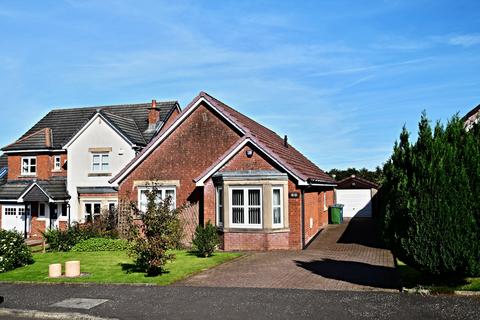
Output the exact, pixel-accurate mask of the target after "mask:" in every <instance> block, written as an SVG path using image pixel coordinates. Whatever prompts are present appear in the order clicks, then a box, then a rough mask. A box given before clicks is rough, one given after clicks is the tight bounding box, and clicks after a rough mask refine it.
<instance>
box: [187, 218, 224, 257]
mask: <svg viewBox="0 0 480 320" xmlns="http://www.w3.org/2000/svg"><path fill="white" fill-rule="evenodd" d="M192 244H193V246H194V248H195V250H196V251H197V253H198V255H200V256H202V257H209V256H211V255H212V254H213V252H215V249H216V248H217V246H218V245H219V244H220V241H219V239H218V234H217V228H216V227H215V226H214V225H212V224H211V223H210V221H208V222H207V225H206V226H205V228H204V227H203V226H201V225H198V226H197V228H196V229H195V235H194V236H193V240H192Z"/></svg>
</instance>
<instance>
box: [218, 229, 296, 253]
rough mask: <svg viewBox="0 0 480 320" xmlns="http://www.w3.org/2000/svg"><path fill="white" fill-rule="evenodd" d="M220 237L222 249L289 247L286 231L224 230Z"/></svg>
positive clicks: (285, 248)
mask: <svg viewBox="0 0 480 320" xmlns="http://www.w3.org/2000/svg"><path fill="white" fill-rule="evenodd" d="M222 238H223V249H224V250H226V251H239V250H256V251H262V250H288V249H291V248H290V247H289V234H288V232H277V233H261V232H251V233H250V232H226V233H224V234H223V237H222Z"/></svg>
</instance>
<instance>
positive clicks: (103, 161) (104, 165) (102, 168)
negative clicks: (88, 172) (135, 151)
mask: <svg viewBox="0 0 480 320" xmlns="http://www.w3.org/2000/svg"><path fill="white" fill-rule="evenodd" d="M109 169H110V155H109V154H108V153H93V154H92V172H108V170H109Z"/></svg>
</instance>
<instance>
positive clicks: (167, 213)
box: [129, 189, 181, 276]
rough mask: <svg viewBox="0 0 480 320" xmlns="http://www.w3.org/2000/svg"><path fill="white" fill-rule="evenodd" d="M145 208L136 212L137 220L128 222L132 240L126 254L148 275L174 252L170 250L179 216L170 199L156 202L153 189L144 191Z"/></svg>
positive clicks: (155, 273)
mask: <svg viewBox="0 0 480 320" xmlns="http://www.w3.org/2000/svg"><path fill="white" fill-rule="evenodd" d="M147 198H148V205H147V212H145V213H142V214H140V218H141V223H140V224H135V223H132V224H131V227H132V229H131V232H132V238H131V239H132V240H134V241H133V244H132V246H131V247H130V250H129V251H130V255H131V256H132V257H133V258H134V262H135V266H136V267H137V268H138V269H139V270H142V271H144V272H146V273H147V275H148V276H155V275H158V274H160V273H162V271H163V267H164V265H165V264H166V263H167V262H168V261H171V260H173V259H175V255H174V254H173V253H172V252H171V251H170V250H172V249H174V248H175V247H176V246H177V244H178V243H179V239H178V236H179V235H180V234H181V233H180V232H179V228H180V227H181V226H180V220H179V218H178V211H177V210H171V209H170V199H169V198H167V199H166V200H164V201H160V203H156V199H157V195H156V192H155V189H154V190H153V191H151V192H149V193H148V194H147Z"/></svg>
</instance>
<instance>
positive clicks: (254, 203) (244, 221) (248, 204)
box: [230, 187, 262, 228]
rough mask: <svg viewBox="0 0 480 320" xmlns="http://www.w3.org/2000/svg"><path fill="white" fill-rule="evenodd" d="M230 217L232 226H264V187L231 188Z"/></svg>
mask: <svg viewBox="0 0 480 320" xmlns="http://www.w3.org/2000/svg"><path fill="white" fill-rule="evenodd" d="M230 199H231V201H230V203H231V210H230V218H231V222H232V226H234V227H242V228H261V227H262V189H261V188H258V187H245V188H239V187H235V188H230Z"/></svg>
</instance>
